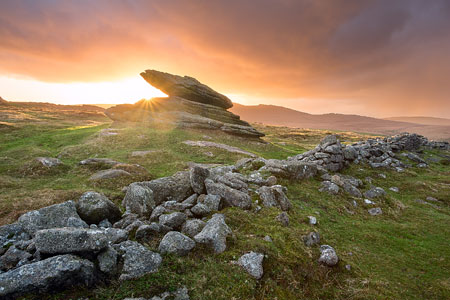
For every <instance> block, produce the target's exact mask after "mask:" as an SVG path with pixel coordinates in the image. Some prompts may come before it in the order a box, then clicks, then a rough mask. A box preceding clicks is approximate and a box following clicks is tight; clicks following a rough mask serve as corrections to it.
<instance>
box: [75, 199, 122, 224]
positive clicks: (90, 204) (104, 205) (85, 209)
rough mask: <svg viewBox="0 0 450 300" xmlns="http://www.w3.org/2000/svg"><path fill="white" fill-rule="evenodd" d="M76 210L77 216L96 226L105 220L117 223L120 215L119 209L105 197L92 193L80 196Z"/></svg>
mask: <svg viewBox="0 0 450 300" xmlns="http://www.w3.org/2000/svg"><path fill="white" fill-rule="evenodd" d="M76 208H77V212H78V215H79V216H80V217H81V219H83V220H84V221H85V222H86V223H88V224H98V223H99V222H101V221H102V220H105V219H108V220H111V221H112V222H117V221H118V220H120V217H121V215H122V213H121V212H120V210H119V208H118V207H117V206H116V205H115V204H114V203H113V202H112V201H111V200H109V199H108V198H107V197H106V196H105V195H102V194H99V193H97V192H93V191H89V192H86V193H84V194H83V195H81V197H80V199H79V200H78V202H77V204H76Z"/></svg>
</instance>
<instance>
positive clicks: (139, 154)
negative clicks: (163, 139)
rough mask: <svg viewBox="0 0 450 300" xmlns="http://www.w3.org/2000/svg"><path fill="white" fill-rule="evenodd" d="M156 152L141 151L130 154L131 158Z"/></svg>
mask: <svg viewBox="0 0 450 300" xmlns="http://www.w3.org/2000/svg"><path fill="white" fill-rule="evenodd" d="M155 152H158V151H157V150H141V151H133V152H131V157H143V156H146V155H149V154H152V153H155Z"/></svg>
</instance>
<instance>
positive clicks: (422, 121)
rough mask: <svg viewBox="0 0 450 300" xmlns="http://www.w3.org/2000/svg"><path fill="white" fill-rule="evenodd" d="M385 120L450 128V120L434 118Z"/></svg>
mask: <svg viewBox="0 0 450 300" xmlns="http://www.w3.org/2000/svg"><path fill="white" fill-rule="evenodd" d="M383 120H390V121H399V122H410V123H416V124H423V125H440V126H450V119H445V118H434V117H392V118H384V119H383Z"/></svg>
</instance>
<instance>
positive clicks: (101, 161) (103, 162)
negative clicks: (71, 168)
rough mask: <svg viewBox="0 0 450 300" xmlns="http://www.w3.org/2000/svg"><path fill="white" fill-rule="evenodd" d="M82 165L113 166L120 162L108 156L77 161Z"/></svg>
mask: <svg viewBox="0 0 450 300" xmlns="http://www.w3.org/2000/svg"><path fill="white" fill-rule="evenodd" d="M79 164H80V165H82V166H95V167H98V168H100V167H113V166H115V165H117V164H120V162H118V161H115V160H112V159H109V158H88V159H85V160H82V161H80V163H79Z"/></svg>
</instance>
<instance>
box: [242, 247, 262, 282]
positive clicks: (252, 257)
mask: <svg viewBox="0 0 450 300" xmlns="http://www.w3.org/2000/svg"><path fill="white" fill-rule="evenodd" d="M263 259H264V254H261V253H256V252H249V253H246V254H244V255H242V256H241V257H240V258H239V260H238V264H239V265H240V266H241V267H242V268H244V270H245V271H247V273H249V274H250V275H251V276H252V277H254V278H255V279H261V277H262V276H263V274H264V272H263V265H262V262H263Z"/></svg>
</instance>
